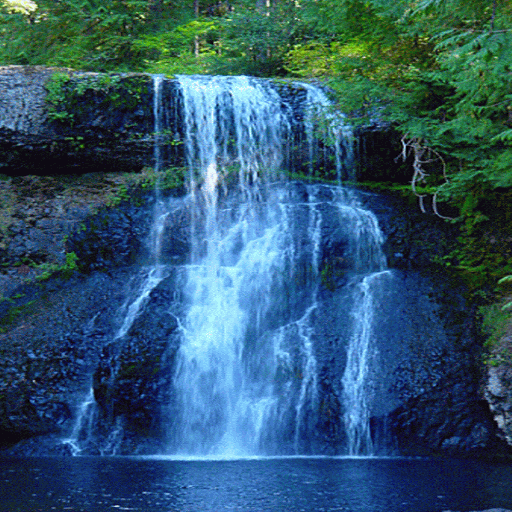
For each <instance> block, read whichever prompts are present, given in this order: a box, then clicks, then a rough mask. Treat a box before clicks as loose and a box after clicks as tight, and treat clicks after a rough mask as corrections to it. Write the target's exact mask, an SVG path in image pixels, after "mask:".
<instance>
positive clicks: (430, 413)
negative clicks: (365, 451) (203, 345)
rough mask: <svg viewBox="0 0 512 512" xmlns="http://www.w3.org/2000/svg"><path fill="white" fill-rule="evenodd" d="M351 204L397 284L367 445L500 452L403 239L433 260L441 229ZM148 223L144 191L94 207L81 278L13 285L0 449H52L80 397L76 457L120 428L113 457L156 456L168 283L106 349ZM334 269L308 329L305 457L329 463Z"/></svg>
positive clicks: (476, 377)
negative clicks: (317, 328) (363, 217)
mask: <svg viewBox="0 0 512 512" xmlns="http://www.w3.org/2000/svg"><path fill="white" fill-rule="evenodd" d="M176 201H178V202H177V203H176V208H175V210H174V216H173V218H172V219H169V222H168V224H167V228H166V229H167V230H168V234H169V236H166V237H164V239H167V240H168V243H167V245H166V247H164V254H165V258H166V259H168V260H169V261H170V262H171V261H172V262H174V264H176V265H178V266H179V265H180V264H181V263H182V262H184V261H186V259H187V254H188V251H189V244H188V242H187V236H188V235H187V233H188V228H187V226H188V223H189V222H190V219H189V218H188V214H187V208H186V203H183V204H182V206H181V207H180V206H179V200H178V199H177V200H176ZM365 201H366V204H367V206H371V207H372V208H374V209H375V211H376V212H377V214H378V216H379V218H380V222H381V224H382V226H383V228H384V230H385V231H386V234H387V237H388V241H387V249H386V251H387V256H388V260H389V261H390V262H392V267H393V268H394V270H393V273H394V277H393V279H395V280H397V284H399V286H400V288H399V289H397V291H396V293H395V292H391V291H390V292H389V293H388V294H387V296H386V298H385V301H383V305H382V308H381V310H380V311H379V313H378V314H379V318H381V319H382V321H381V323H380V332H381V335H382V340H386V341H385V343H384V344H383V345H382V346H380V347H379V349H378V352H379V364H380V367H381V369H382V370H381V373H380V375H379V376H378V379H379V382H380V383H381V384H380V387H379V388H378V389H375V390H374V393H375V395H376V396H378V397H380V398H379V400H380V402H379V405H378V406H377V407H376V409H375V411H374V416H373V418H372V425H373V426H372V429H373V431H374V433H375V435H377V433H380V434H378V435H386V436H388V439H387V440H385V441H384V444H388V446H393V450H396V451H397V452H399V453H406V454H431V453H449V454H458V455H460V454H473V455H479V454H487V455H488V454H496V453H502V452H503V445H501V444H500V440H499V432H498V431H497V429H496V426H495V424H494V422H493V420H492V416H491V414H490V412H489V409H488V407H486V405H485V402H484V401H483V400H482V399H481V397H480V395H479V386H480V383H481V375H480V370H479V368H480V367H479V359H478V357H479V356H478V354H479V353H478V340H477V337H476V336H475V332H474V328H475V323H474V319H473V316H472V314H471V312H470V310H468V309H467V307H468V305H467V304H466V302H465V300H464V296H463V289H462V288H456V283H455V281H447V276H446V275H445V274H442V273H441V274H439V275H438V276H437V277H436V275H435V273H434V274H432V272H431V271H432V269H427V268H426V267H425V266H424V264H425V265H426V261H427V260H428V258H427V254H426V253H425V251H423V253H422V255H421V257H420V256H419V255H418V254H417V253H416V251H415V249H414V247H413V246H410V245H409V244H408V243H407V240H408V239H410V238H412V237H414V236H415V233H414V229H417V230H419V231H422V232H424V233H425V236H426V233H427V232H429V229H430V235H429V236H434V234H436V233H437V236H436V237H435V239H436V244H434V246H433V247H431V250H432V251H434V252H435V250H441V248H440V247H439V244H440V245H442V244H443V243H448V239H449V233H443V231H442V230H441V231H436V229H435V221H434V222H433V223H430V228H428V227H427V226H428V225H429V222H428V221H427V220H426V219H425V218H423V221H421V220H419V219H421V217H420V216H418V218H417V219H415V220H414V221H413V216H414V213H413V212H414V208H412V209H410V208H409V207H407V206H406V205H405V204H404V203H403V202H401V201H400V200H398V199H396V198H392V197H388V198H386V197H379V196H375V195H373V194H369V195H367V196H366V199H365ZM408 213H409V214H410V215H407V214H408ZM151 219H152V194H151V193H149V195H148V196H147V202H145V203H144V204H140V205H139V206H136V205H133V204H132V205H130V204H129V203H126V204H125V205H124V206H123V205H121V206H120V207H118V208H115V209H107V210H102V211H100V212H99V214H95V215H93V216H91V217H90V218H89V219H88V220H86V222H85V225H86V226H87V228H86V229H83V230H79V231H77V232H76V233H75V234H73V235H71V236H70V237H69V240H68V242H67V243H68V244H69V247H70V248H72V249H73V251H74V252H75V253H76V254H77V256H78V258H79V261H80V264H81V266H82V268H83V270H84V273H75V274H73V275H71V276H70V277H68V278H67V279H62V278H57V279H51V280H49V281H46V282H44V283H43V284H42V287H41V286H38V287H34V286H31V285H25V286H23V287H20V288H17V290H16V294H17V295H20V296H21V295H23V297H20V298H18V299H16V301H17V302H16V305H17V307H18V308H19V315H18V316H12V318H11V321H10V323H9V324H8V325H7V326H6V327H7V328H6V332H4V333H3V334H1V335H0V337H1V347H2V359H1V365H2V375H4V378H3V379H2V382H1V385H0V397H1V399H0V407H1V410H2V415H1V418H2V419H1V421H0V431H1V433H2V439H3V440H4V443H5V444H7V445H12V444H13V443H17V444H16V446H15V447H14V448H10V452H11V453H34V454H37V453H39V454H42V453H66V449H67V448H66V446H65V445H63V444H62V439H63V438H65V437H66V435H69V432H70V431H71V430H72V429H73V425H74V422H75V421H76V415H77V407H78V405H79V403H80V400H83V397H84V396H85V395H86V394H87V390H88V389H89V388H91V387H92V388H93V389H94V394H95V397H96V402H97V406H98V408H99V409H98V412H97V413H96V414H97V418H98V419H97V422H96V431H95V433H94V436H93V437H91V440H90V444H89V445H88V446H87V447H86V448H85V449H86V451H87V452H88V453H108V450H109V449H111V448H112V446H111V445H109V439H111V438H112V433H113V432H115V431H116V428H118V427H119V426H120V425H122V429H123V442H122V444H120V445H119V446H116V447H115V449H116V450H117V453H135V452H137V453H141V452H142V453H144V452H145V453H154V452H155V451H158V450H159V449H161V443H162V442H164V441H165V438H166V433H165V431H164V430H165V429H163V425H164V423H165V422H166V421H167V420H168V419H167V418H166V415H168V414H169V410H165V408H162V404H172V396H171V395H170V394H169V393H170V389H172V386H171V380H172V374H173V367H174V357H175V354H176V350H177V348H178V346H179V329H178V326H177V324H176V320H175V318H174V317H173V316H172V315H169V314H168V305H169V304H170V303H172V302H173V300H174V299H173V298H174V297H175V294H176V276H173V275H169V277H168V278H166V279H165V280H163V281H162V282H161V283H160V284H159V285H158V286H156V287H155V288H154V289H153V290H152V291H151V294H150V295H149V297H148V302H147V304H146V307H145V309H144V310H143V312H142V313H141V314H140V315H139V316H138V317H137V319H136V320H135V321H134V322H133V324H132V325H131V326H130V330H129V332H128V333H127V335H126V337H125V341H124V342H123V344H122V345H116V343H115V342H114V343H113V342H112V340H113V338H115V332H116V329H118V328H119V318H118V313H119V312H120V311H122V310H123V308H125V309H126V297H128V296H129V295H130V293H132V292H133V290H134V289H136V288H137V286H139V285H140V281H141V279H142V275H141V274H140V270H137V269H140V267H138V266H135V267H134V266H133V265H132V263H133V262H136V261H139V262H143V261H144V258H145V253H146V252H145V247H146V246H147V243H148V238H147V237H148V233H149V231H150V229H149V227H150V223H151ZM399 219H407V220H402V221H400V220H399ZM421 222H423V224H420V223H421ZM412 226H414V229H412ZM333 236H335V231H332V233H331V234H330V235H329V229H328V226H326V232H325V234H324V244H325V245H324V247H325V249H324V251H323V254H324V256H323V258H324V266H326V265H328V263H329V262H336V261H337V256H336V255H335V254H330V252H329V251H330V250H331V249H329V247H331V248H334V247H337V249H335V250H336V251H338V250H339V249H340V247H342V245H341V246H340V243H341V242H340V241H339V240H338V241H337V240H336V239H335V238H333ZM333 250H334V249H333ZM422 258H424V259H422ZM177 268H178V267H177ZM331 270H332V269H331ZM339 270H340V272H339V273H337V272H334V271H333V272H332V273H331V275H330V277H329V276H327V279H325V280H324V282H323V289H322V292H321V295H320V304H319V312H321V314H322V315H324V320H325V321H324V326H325V332H323V331H322V332H319V333H318V336H319V340H318V343H319V346H321V347H323V348H321V349H319V352H318V363H319V365H320V367H321V368H319V379H320V383H319V389H320V390H321V396H322V404H323V405H322V415H320V416H319V419H318V425H317V427H316V434H315V436H314V437H313V436H312V437H311V440H310V442H311V447H310V449H312V450H314V451H315V452H317V453H318V452H323V453H336V450H337V449H339V444H340V443H342V441H343V439H342V437H340V432H341V431H342V426H341V424H340V413H341V405H340V390H339V389H338V388H339V383H338V380H339V373H340V371H341V369H342V367H343V365H344V364H345V363H344V361H345V355H344V349H343V348H342V346H341V345H340V340H336V339H334V338H333V337H332V334H331V331H330V330H329V326H330V325H331V326H334V325H335V323H336V322H338V321H339V319H338V318H337V316H336V315H337V313H336V311H339V310H340V304H341V303H342V301H343V300H344V299H343V292H342V288H340V286H341V285H342V283H343V277H342V276H343V269H342V268H340V269H339ZM340 279H341V281H339V280H340ZM338 281H339V282H338ZM398 290H400V291H398ZM123 304H124V306H123ZM397 311H398V314H397ZM11 312H12V311H11ZM391 312H393V315H394V316H393V315H390V314H391ZM393 318H394V320H393ZM386 319H387V320H386ZM173 340H174V341H173ZM320 340H322V341H320ZM113 368H115V371H114V372H113ZM91 376H93V378H92V380H91ZM337 376H338V377H337ZM20 442H21V443H20ZM109 447H110V448H109Z"/></svg>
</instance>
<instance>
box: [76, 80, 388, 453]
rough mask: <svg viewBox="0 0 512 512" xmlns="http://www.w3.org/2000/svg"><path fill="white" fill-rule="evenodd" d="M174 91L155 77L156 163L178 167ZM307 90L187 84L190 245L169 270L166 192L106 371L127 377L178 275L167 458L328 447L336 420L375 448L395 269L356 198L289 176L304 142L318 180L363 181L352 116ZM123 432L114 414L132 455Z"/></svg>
mask: <svg viewBox="0 0 512 512" xmlns="http://www.w3.org/2000/svg"><path fill="white" fill-rule="evenodd" d="M166 87H168V86H166V81H165V79H164V78H163V77H161V76H155V77H154V79H153V114H154V148H153V149H154V150H153V157H154V158H153V159H154V169H155V171H157V172H160V171H163V170H164V169H163V168H164V167H165V165H166V164H165V162H166V161H167V160H166V156H165V155H166V153H165V151H166V150H165V143H164V142H165V141H164V137H163V136H162V135H163V134H164V133H166V132H167V131H169V130H170V127H169V126H168V125H167V123H169V122H170V121H169V119H170V118H171V116H170V115H169V112H168V110H166V109H167V106H166V103H167V102H168V101H169V99H168V98H166V97H165V90H166ZM300 87H301V88H302V89H300V90H301V93H300V94H297V95H296V97H295V98H294V100H293V101H295V104H293V105H292V103H290V101H291V100H289V98H287V97H286V96H283V92H282V90H280V89H279V87H277V86H276V84H272V82H270V81H266V80H261V79H254V78H250V77H244V76H242V77H206V76H179V77H178V78H177V87H176V89H175V92H176V94H177V95H178V99H176V98H173V108H176V105H179V109H180V113H179V119H180V130H181V131H180V133H179V134H177V132H176V131H175V130H174V128H175V125H173V130H170V131H173V137H175V139H174V140H178V139H177V138H176V137H178V138H179V141H180V143H182V149H183V157H184V160H185V162H186V167H187V170H188V183H187V188H188V192H189V193H188V195H187V196H186V197H185V198H184V199H183V202H180V205H181V204H185V205H186V210H187V219H190V228H189V229H190V235H189V240H190V244H189V245H190V254H188V257H187V258H186V259H183V260H180V261H181V263H180V264H176V265H174V266H173V267H172V269H171V265H169V264H165V263H163V262H166V261H167V262H168V261H169V260H166V254H165V251H166V250H167V245H166V243H164V242H165V236H166V235H167V234H168V233H169V231H168V230H169V228H170V219H171V218H174V217H175V215H174V213H175V212H174V209H175V208H177V206H176V204H175V203H174V200H173V199H172V198H167V199H164V195H165V194H164V193H163V191H160V190H159V188H158V185H157V188H156V193H155V206H154V209H153V223H152V228H151V232H150V233H149V234H148V235H149V236H148V240H149V244H148V245H149V247H150V250H149V258H148V260H147V262H146V263H147V264H146V265H145V266H140V267H137V268H136V270H135V271H134V276H133V281H132V283H131V286H130V288H131V291H130V292H129V293H128V294H127V296H126V300H125V303H124V304H123V306H122V307H121V308H120V310H119V311H118V318H119V322H118V324H117V328H116V331H115V332H114V333H113V334H112V340H111V344H110V345H109V348H110V356H111V358H112V367H111V368H110V372H107V373H108V374H109V375H110V376H111V377H110V378H111V380H112V383H114V381H115V378H116V375H117V374H118V373H119V372H118V370H119V368H118V367H117V366H116V365H117V364H118V363H117V360H118V356H119V354H121V352H122V350H123V348H124V347H126V346H127V344H129V343H131V341H130V329H131V327H132V325H133V323H134V322H135V320H136V319H137V318H138V317H139V315H141V314H142V313H143V312H145V310H146V309H147V308H148V307H149V306H148V305H149V304H150V299H151V296H152V294H153V293H154V290H155V289H156V288H157V287H159V286H161V283H162V286H164V287H165V286H167V285H166V283H168V282H167V281H166V280H168V279H171V275H172V286H173V288H172V289H173V290H174V287H175V286H177V287H178V288H177V289H176V291H175V298H174V299H173V303H172V304H171V303H169V304H168V306H167V307H168V310H167V311H166V314H168V315H170V316H172V317H173V318H174V319H175V321H176V323H175V324H174V325H177V326H178V327H177V332H175V331H173V333H172V335H171V336H172V340H173V341H172V343H175V341H176V340H177V339H178V338H179V343H178V342H176V343H175V345H173V346H174V347H175V348H173V349H172V350H175V351H176V352H175V353H174V352H173V353H172V354H170V355H169V360H170V361H171V360H172V365H171V366H172V367H170V369H169V372H170V373H169V374H167V375H168V378H169V380H170V381H171V384H170V389H169V392H168V396H169V397H170V398H169V403H166V404H163V405H162V411H160V412H158V413H157V415H158V414H161V415H162V418H164V419H163V420H162V421H163V423H164V425H163V430H165V434H164V435H163V437H164V438H165V439H163V441H162V443H163V445H164V448H162V451H163V452H165V453H166V454H172V455H180V456H192V457H204V456H219V457H240V456H253V455H286V454H315V453H319V452H320V450H322V444H321V443H322V441H321V435H324V434H320V433H319V425H321V424H322V422H325V421H326V419H325V418H329V419H328V421H330V422H331V423H332V424H333V425H334V427H333V428H334V430H336V431H340V432H341V431H342V430H343V433H342V434H340V433H339V432H338V433H336V436H338V437H337V438H336V439H335V440H333V444H334V445H336V446H337V448H336V453H347V454H350V455H369V454H372V453H373V451H374V447H373V442H372V435H371V431H370V430H371V429H370V417H371V408H372V402H371V386H370V381H371V375H372V364H373V359H374V356H375V348H374V341H375V323H376V312H377V309H378V300H379V294H380V292H381V291H382V290H383V289H385V286H386V281H387V278H386V277H385V276H387V275H389V272H388V271H387V270H386V261H385V257H384V255H383V252H382V243H383V236H382V233H381V231H380V229H379V226H378V222H377V219H376V217H375V215H373V214H372V213H371V212H370V211H368V210H367V209H365V208H364V207H363V206H362V205H361V202H360V199H359V196H358V195H357V193H356V192H354V191H352V190H350V189H347V188H343V187H341V186H339V185H321V184H309V185H305V184H304V183H302V182H294V181H289V180H288V179H286V175H287V173H288V172H289V171H290V169H288V168H287V165H288V164H289V162H291V161H292V160H293V158H291V157H290V154H291V152H293V151H299V149H297V147H298V146H297V147H295V146H294V145H296V144H298V143H299V142H300V143H301V144H303V145H302V146H300V153H301V155H302V157H303V158H304V159H305V160H307V161H308V162H309V163H308V165H309V168H310V169H309V171H310V174H311V176H312V177H313V176H315V173H316V170H317V169H316V166H319V165H327V162H328V161H329V159H331V158H332V159H333V162H334V166H335V168H336V176H337V178H338V179H342V178H343V179H346V178H347V177H350V169H351V167H352V159H353V155H352V149H351V148H352V140H351V139H352V135H351V132H350V130H349V129H348V128H347V127H346V125H345V124H344V122H343V117H342V116H335V115H334V114H333V113H330V112H328V113H327V115H326V116H325V117H324V120H323V121H322V122H320V121H319V117H320V116H321V113H322V112H323V111H325V110H326V109H327V108H328V107H329V105H330V102H329V100H328V99H327V97H326V95H325V94H324V92H323V91H322V90H320V89H318V88H316V87H313V86H311V85H307V84H302V85H300ZM298 98H299V99H300V98H302V99H300V101H301V102H302V103H301V105H302V106H301V108H302V111H300V112H297V111H296V109H297V102H299V99H298ZM294 109H295V110H294ZM298 119H299V120H300V123H302V124H300V123H299V121H298ZM299 124H300V126H299ZM319 132H321V133H323V140H322V141H319V140H318V134H319ZM292 146H293V149H291V148H292ZM293 161H296V160H293ZM179 207H181V206H179ZM187 225H188V224H187ZM185 261H186V262H185ZM336 294H338V295H336ZM332 296H335V297H339V300H335V303H336V307H337V308H338V311H336V312H334V313H332V314H331V313H329V314H330V315H331V317H332V325H331V326H330V327H329V328H332V330H333V337H334V338H335V339H336V340H337V341H336V343H335V344H334V345H333V346H332V347H330V348H329V350H332V352H333V353H332V354H331V353H330V352H329V350H326V349H325V347H322V346H321V344H322V341H321V336H322V335H323V334H321V332H322V330H323V332H324V334H325V330H326V327H325V326H323V322H324V319H323V317H322V315H325V313H326V311H325V310H326V307H331V306H326V304H330V303H329V300H332ZM173 321H174V320H173ZM174 328H175V327H173V329H174ZM169 343H170V344H171V342H169ZM169 346H170V345H169ZM338 353H343V354H344V355H343V357H341V356H340V358H341V359H343V360H344V362H345V360H346V364H345V365H344V371H342V372H340V371H338V373H337V374H336V375H335V376H334V377H332V378H330V379H329V382H328V385H329V386H330V388H329V389H330V390H331V391H330V393H332V400H331V402H329V403H330V405H326V404H327V402H328V400H326V396H325V392H326V391H325V386H326V385H327V384H326V380H325V379H323V378H322V372H324V373H325V372H326V368H330V367H331V366H332V364H333V363H332V360H333V359H336V358H337V357H338ZM345 355H346V357H345ZM93 398H94V396H93V393H92V391H90V392H89V393H88V394H87V396H86V397H85V399H84V401H83V403H82V406H80V408H79V413H78V419H77V422H76V424H75V428H74V429H73V433H72V435H71V438H72V442H71V441H70V445H72V447H73V451H74V452H75V453H80V452H81V449H80V446H81V445H86V444H87V442H85V441H84V437H89V435H92V431H93V430H94V425H93V427H90V426H87V429H88V432H91V434H87V435H85V434H84V429H85V428H86V427H85V426H86V425H91V423H94V422H93V421H92V420H91V419H90V418H91V417H95V418H96V417H97V416H98V411H97V410H96V405H95V402H94V399H93ZM338 403H339V404H340V405H339V407H338V405H337V404H338ZM95 421H96V420H95ZM125 426H126V425H125V424H124V416H123V415H122V414H121V415H118V416H116V417H113V418H112V419H111V423H110V425H109V427H108V429H107V430H108V432H107V433H106V434H105V432H103V434H102V435H103V439H102V442H101V443H99V444H98V450H99V452H100V453H102V454H116V453H119V450H121V451H122V449H123V436H124V427H125ZM130 432H131V433H133V429H132V430H131V431H130ZM130 435H133V434H130ZM130 442H132V440H130ZM131 446H133V445H131Z"/></svg>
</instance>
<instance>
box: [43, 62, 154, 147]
mask: <svg viewBox="0 0 512 512" xmlns="http://www.w3.org/2000/svg"><path fill="white" fill-rule="evenodd" d="M148 80H149V78H148V77H147V76H138V75H134V76H129V77H122V76H121V75H115V74H106V73H98V74H96V73H95V74H82V73H80V74H72V73H69V72H56V73H54V74H53V75H52V76H51V77H50V79H49V80H48V81H47V83H46V86H45V87H46V90H47V92H48V94H47V95H46V103H47V104H48V106H49V108H48V117H49V118H50V119H51V120H52V121H57V122H60V123H63V124H67V125H72V124H73V123H74V122H75V120H76V116H77V114H79V113H80V112H81V111H82V110H84V109H86V108H87V106H88V104H89V103H91V102H92V103H95V105H96V106H97V107H99V108H105V109H111V108H114V109H119V108H122V109H128V110H130V109H132V110H133V109H135V108H137V106H138V105H139V104H140V101H141V95H142V92H143V90H144V89H145V88H147V83H148ZM88 102H89V103H88ZM82 141H83V139H81V138H80V137H76V138H75V139H72V140H70V143H71V146H75V148H78V149H79V148H80V145H81V144H82Z"/></svg>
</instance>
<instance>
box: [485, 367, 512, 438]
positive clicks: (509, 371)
mask: <svg viewBox="0 0 512 512" xmlns="http://www.w3.org/2000/svg"><path fill="white" fill-rule="evenodd" d="M484 395H485V399H486V400H487V402H488V403H489V407H490V408H491V411H492V414H493V416H494V420H495V421H496V424H497V425H498V428H499V430H500V435H501V436H503V438H504V439H505V440H506V441H507V443H508V444H509V445H511V446H512V368H511V367H510V366H509V365H505V364H500V365H498V366H490V367H489V368H488V378H487V383H486V385H485V388H484Z"/></svg>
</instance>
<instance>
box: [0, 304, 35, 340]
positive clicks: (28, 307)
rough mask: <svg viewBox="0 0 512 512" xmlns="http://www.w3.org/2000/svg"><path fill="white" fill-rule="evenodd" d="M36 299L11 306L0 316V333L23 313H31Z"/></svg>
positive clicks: (5, 330)
mask: <svg viewBox="0 0 512 512" xmlns="http://www.w3.org/2000/svg"><path fill="white" fill-rule="evenodd" d="M35 304H36V301H35V300H31V301H29V302H27V303H26V304H22V305H21V306H13V307H12V308H10V309H9V310H8V311H7V313H6V314H5V315H4V316H3V317H2V318H0V333H5V332H7V330H8V329H9V327H10V326H11V325H12V324H14V323H15V322H16V320H17V319H18V318H20V317H21V316H24V315H29V314H31V313H33V312H34V311H35V310H36V308H35Z"/></svg>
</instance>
